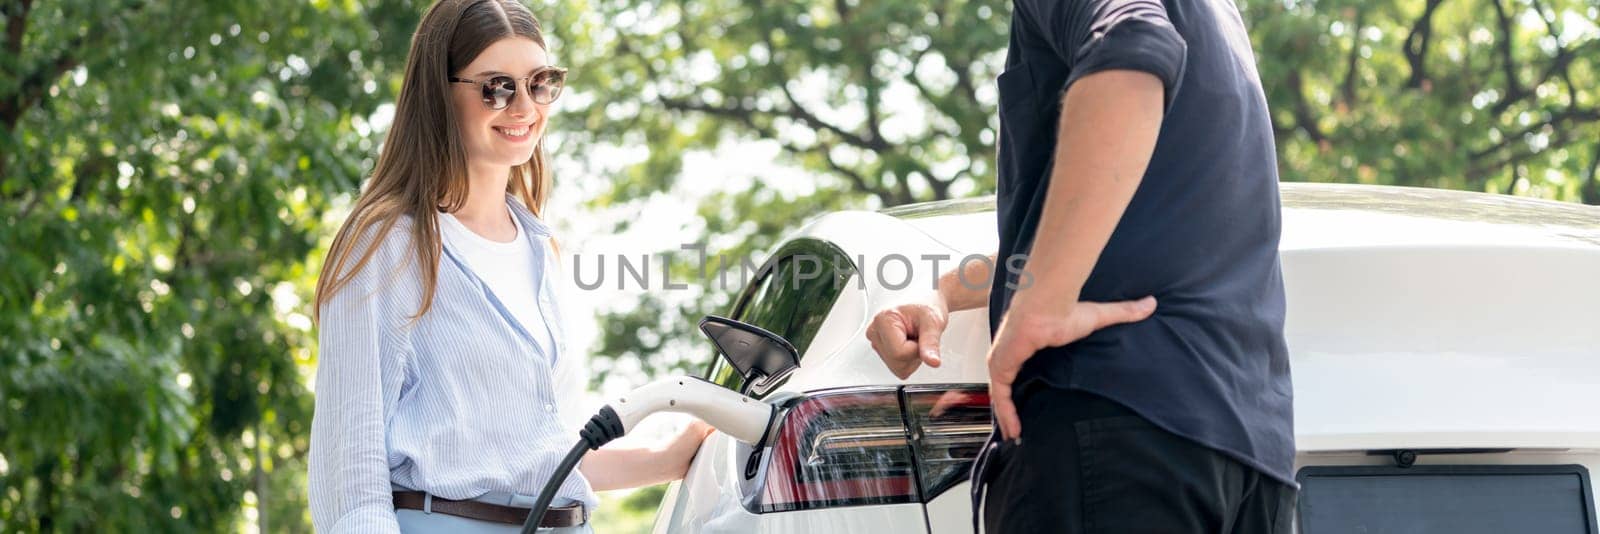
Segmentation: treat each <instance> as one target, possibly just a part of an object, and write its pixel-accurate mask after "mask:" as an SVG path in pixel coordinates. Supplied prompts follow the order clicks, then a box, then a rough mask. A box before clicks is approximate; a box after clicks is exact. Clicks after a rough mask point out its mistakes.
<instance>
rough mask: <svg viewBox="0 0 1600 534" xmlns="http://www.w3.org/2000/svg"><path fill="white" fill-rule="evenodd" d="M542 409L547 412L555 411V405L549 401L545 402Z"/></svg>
mask: <svg viewBox="0 0 1600 534" xmlns="http://www.w3.org/2000/svg"><path fill="white" fill-rule="evenodd" d="M544 411H547V412H554V411H556V405H554V404H550V403H548V402H547V403H545V405H544Z"/></svg>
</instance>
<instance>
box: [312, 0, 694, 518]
mask: <svg viewBox="0 0 1600 534" xmlns="http://www.w3.org/2000/svg"><path fill="white" fill-rule="evenodd" d="M565 73H566V71H565V70H564V69H561V68H557V67H554V66H551V65H549V63H548V55H547V53H546V47H545V41H544V38H543V35H542V34H541V32H540V29H539V25H538V22H537V21H536V20H535V19H534V17H533V15H532V14H531V13H529V12H528V10H527V8H525V7H523V6H522V5H520V4H518V3H516V2H515V1H512V0H442V1H440V2H437V3H435V4H434V5H433V6H432V7H431V8H429V10H428V12H427V14H426V15H424V16H423V19H422V22H421V24H420V25H419V26H418V28H417V33H416V35H415V36H414V37H413V39H412V42H411V52H410V56H409V57H408V58H407V60H406V72H405V81H404V84H403V85H402V86H401V90H400V96H399V100H398V102H397V103H396V108H395V119H394V122H393V125H392V127H391V129H390V131H389V134H388V138H387V139H386V140H385V142H384V145H383V151H382V154H381V155H380V156H379V158H378V164H377V167H376V169H375V171H374V172H373V175H372V178H371V181H370V182H369V183H368V185H367V187H366V190H365V191H363V192H362V194H361V196H360V198H359V199H358V200H357V201H356V205H355V207H354V209H353V210H352V212H351V214H350V217H349V219H348V220H346V221H345V224H344V226H343V227H342V228H340V229H339V233H338V235H337V237H336V238H335V239H334V242H333V245H332V247H331V249H330V250H329V251H328V257H327V259H326V261H325V262H324V264H323V267H322V273H321V276H320V278H319V279H318V281H317V296H316V306H317V314H318V319H317V320H318V322H319V323H320V327H319V338H318V340H319V344H320V351H321V356H320V362H319V365H318V368H317V381H316V412H315V417H314V418H313V423H312V428H311V458H310V480H309V483H310V484H309V485H310V497H311V512H312V513H311V515H312V520H313V522H314V523H315V524H316V527H317V529H318V530H319V531H323V532H397V531H399V532H444V531H448V532H498V531H507V532H515V531H516V530H517V529H518V528H519V526H520V524H521V522H522V520H523V519H524V518H525V517H526V516H527V514H528V510H527V508H526V507H528V506H531V505H532V501H533V499H534V497H535V495H533V494H534V493H536V492H538V491H539V489H540V488H541V487H542V486H543V485H544V483H545V481H546V480H547V479H548V478H549V477H550V476H551V475H552V471H553V470H554V468H555V466H556V465H557V464H558V463H559V462H560V460H561V458H562V456H563V455H564V454H565V452H566V450H567V449H568V448H569V447H571V445H572V443H573V442H574V441H575V440H576V433H574V432H569V431H568V430H567V429H566V428H564V427H563V426H562V425H561V424H560V422H559V421H558V417H557V413H558V410H557V404H558V402H560V401H561V400H562V399H561V397H562V396H563V394H561V393H558V389H559V386H560V385H561V384H563V383H565V384H573V383H578V382H577V381H576V380H571V379H565V380H563V379H561V377H559V373H560V372H561V370H563V369H567V368H570V367H568V365H569V361H570V360H571V359H573V358H574V355H571V354H568V353H566V352H565V348H566V345H565V343H564V342H563V335H562V328H561V312H560V308H559V307H557V306H556V301H555V299H554V298H553V295H552V292H553V291H554V289H555V284H554V281H553V278H554V274H555V272H556V271H555V269H556V266H557V265H558V262H557V261H556V251H555V247H554V246H553V243H552V242H551V240H550V230H549V227H547V226H546V225H545V223H544V222H543V221H542V220H541V219H540V215H541V214H542V213H543V206H544V201H545V197H546V195H547V194H548V192H549V190H550V177H549V169H548V168H547V167H546V166H545V158H544V155H543V149H542V147H543V143H542V141H541V140H542V137H543V133H544V131H545V129H546V127H547V126H548V124H549V118H550V104H551V103H552V102H554V101H555V99H556V98H557V97H558V96H560V94H561V89H562V87H563V84H564V82H565ZM572 394H576V392H574V393H571V394H567V395H572ZM709 431H710V428H709V427H708V426H706V425H705V424H704V423H701V422H698V421H696V422H695V423H694V424H691V425H690V426H689V428H688V429H687V430H686V431H685V432H684V433H683V434H680V435H679V436H678V437H677V438H675V439H674V440H672V441H671V443H670V444H668V445H666V446H663V447H660V448H657V449H638V450H612V449H603V450H597V451H592V452H591V453H590V454H589V455H588V456H587V457H585V459H584V461H583V462H582V463H581V464H580V465H579V469H578V472H577V473H575V474H574V475H573V476H571V477H570V478H568V479H567V480H566V482H565V483H564V485H563V486H562V487H561V490H560V493H559V494H558V495H557V496H556V499H555V501H554V503H553V504H552V507H551V509H550V512H549V513H547V514H546V521H545V525H547V526H551V527H555V528H554V530H552V532H571V533H579V532H590V529H589V527H588V525H587V524H586V523H587V521H586V519H587V517H588V513H589V511H591V510H593V508H594V506H595V502H596V498H595V495H594V492H593V490H595V489H598V490H605V489H614V488H624V487H634V486H642V485H647V484H655V483H659V482H664V481H667V480H674V479H677V478H681V477H682V476H683V474H684V472H685V471H686V470H687V469H688V464H689V461H690V459H691V458H692V457H693V455H694V453H695V451H696V450H698V448H699V445H700V442H701V441H702V440H703V439H704V438H705V436H706V434H707V433H708V432H709Z"/></svg>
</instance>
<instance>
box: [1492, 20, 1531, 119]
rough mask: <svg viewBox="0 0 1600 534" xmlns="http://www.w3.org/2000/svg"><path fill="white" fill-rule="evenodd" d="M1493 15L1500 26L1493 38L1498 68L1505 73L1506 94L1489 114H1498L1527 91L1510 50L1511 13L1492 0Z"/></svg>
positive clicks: (1513, 36)
mask: <svg viewBox="0 0 1600 534" xmlns="http://www.w3.org/2000/svg"><path fill="white" fill-rule="evenodd" d="M1494 15H1495V21H1496V22H1497V23H1498V25H1499V27H1500V38H1499V39H1496V40H1495V45H1497V48H1498V49H1499V51H1500V68H1501V70H1502V71H1504V73H1505V78H1506V94H1505V96H1503V97H1501V98H1500V101H1499V102H1495V104H1494V108H1493V109H1492V110H1491V111H1490V114H1491V115H1499V114H1501V113H1504V112H1505V111H1506V109H1507V108H1510V107H1511V104H1512V103H1514V102H1516V101H1518V100H1521V99H1522V97H1524V96H1526V95H1527V91H1526V90H1525V89H1523V87H1522V82H1521V80H1518V79H1517V64H1516V59H1515V57H1514V56H1515V54H1513V50H1512V46H1513V45H1512V40H1513V39H1514V38H1515V35H1513V33H1512V32H1513V29H1512V27H1511V15H1509V14H1507V13H1506V8H1505V6H1504V5H1501V3H1500V0H1494Z"/></svg>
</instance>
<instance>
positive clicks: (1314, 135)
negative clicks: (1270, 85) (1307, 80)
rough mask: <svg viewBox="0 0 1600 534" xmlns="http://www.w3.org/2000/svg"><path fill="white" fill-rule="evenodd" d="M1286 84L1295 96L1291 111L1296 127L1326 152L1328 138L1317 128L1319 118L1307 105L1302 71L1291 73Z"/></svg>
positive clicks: (1292, 71) (1290, 92)
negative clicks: (1301, 78)
mask: <svg viewBox="0 0 1600 534" xmlns="http://www.w3.org/2000/svg"><path fill="white" fill-rule="evenodd" d="M1285 83H1286V84H1287V85H1288V86H1289V94H1292V95H1294V106H1293V108H1292V110H1291V111H1292V113H1294V122H1295V126H1296V127H1299V128H1300V129H1301V130H1304V131H1305V132H1306V135H1307V136H1310V137H1311V141H1312V142H1313V143H1316V145H1317V147H1318V148H1321V149H1324V150H1326V147H1327V143H1328V136H1326V135H1324V134H1323V133H1322V129H1321V128H1319V127H1318V126H1317V118H1316V116H1315V115H1313V114H1312V113H1311V106H1310V105H1309V104H1307V103H1306V95H1305V89H1304V88H1303V85H1304V84H1303V83H1301V81H1300V71H1299V70H1291V71H1289V78H1288V80H1285Z"/></svg>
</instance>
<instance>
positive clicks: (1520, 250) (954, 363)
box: [656, 184, 1600, 534]
mask: <svg viewBox="0 0 1600 534" xmlns="http://www.w3.org/2000/svg"><path fill="white" fill-rule="evenodd" d="M1282 193H1283V239H1282V242H1281V247H1280V250H1281V258H1282V262H1283V273H1284V280H1285V289H1286V292H1287V295H1288V306H1289V307H1288V317H1287V324H1286V327H1285V335H1286V337H1287V339H1288V342H1289V349H1290V354H1291V365H1292V368H1293V374H1294V380H1295V416H1296V440H1297V445H1298V449H1299V451H1300V452H1299V454H1298V456H1297V459H1296V461H1297V465H1296V469H1298V468H1300V467H1303V466H1307V465H1382V464H1384V463H1391V464H1392V463H1393V462H1394V460H1393V459H1391V458H1390V457H1388V456H1383V455H1376V454H1373V453H1372V452H1371V451H1385V450H1393V449H1458V450H1459V449H1502V450H1503V449H1514V450H1509V451H1501V452H1487V453H1478V454H1423V455H1421V456H1419V458H1418V460H1417V463H1418V464H1446V463H1455V464H1529V465H1565V464H1576V465H1583V466H1585V467H1587V468H1588V469H1589V470H1590V471H1594V470H1595V469H1596V468H1600V410H1596V409H1595V408H1594V407H1596V406H1600V312H1597V311H1596V310H1597V308H1596V305H1595V303H1596V302H1600V209H1597V208H1593V207H1588V206H1581V205H1572V204H1564V203H1556V202H1548V201H1538V200H1529V199H1522V198H1514V197H1506V196H1501V195H1486V194H1475V193H1461V192H1453V191H1437V190H1428V189H1414V188H1397V187H1375V186H1344V185H1314V184H1283V187H1282ZM992 210H993V200H992V199H967V200H959V201H949V202H941V203H929V204H922V205H916V206H912V207H908V208H895V209H892V210H886V211H885V212H884V213H874V212H840V213H832V214H827V215H824V216H822V217H820V218H818V219H815V220H813V221H811V222H810V223H809V224H807V225H805V226H803V227H802V228H801V229H799V230H798V231H796V232H795V234H793V236H792V237H791V239H793V238H798V237H807V238H813V239H820V240H824V241H827V242H830V243H833V244H835V245H837V246H838V247H839V248H840V249H842V250H843V251H845V252H846V253H847V254H848V255H849V256H850V257H852V258H857V260H856V261H857V262H858V263H859V265H858V268H859V269H860V271H861V273H860V275H859V278H857V279H853V280H852V282H853V284H852V286H851V287H852V289H850V290H847V291H846V292H845V293H844V294H843V295H841V297H840V299H839V300H838V301H837V302H836V303H835V306H834V307H833V309H834V312H830V317H829V318H828V319H826V320H825V322H824V325H823V327H822V329H821V330H820V331H819V332H818V335H817V336H816V339H815V340H814V341H813V343H812V346H811V348H810V349H809V350H808V351H807V353H806V355H805V356H804V357H803V358H802V360H801V367H800V369H799V370H797V371H796V372H795V374H794V375H793V376H792V377H791V379H790V381H789V382H788V383H787V384H785V385H784V386H783V387H782V388H780V390H784V391H792V392H806V391H814V390H818V389H823V388H834V387H845V386H883V385H894V384H937V383H971V384H983V383H986V382H987V368H986V366H985V365H984V363H983V362H984V355H985V352H986V351H987V348H988V343H989V325H988V315H987V310H983V309H979V310H969V311H963V312H957V313H955V314H952V315H951V317H950V323H949V327H948V329H947V331H946V333H945V335H944V337H943V338H942V340H941V341H942V352H943V361H944V362H943V365H942V366H940V367H939V368H929V367H927V366H924V367H922V368H921V369H919V370H918V371H917V372H915V373H914V374H913V375H912V376H911V377H910V378H909V379H907V380H904V381H901V380H898V379H896V378H895V377H894V376H893V375H892V374H890V373H889V372H888V371H887V369H885V368H884V367H883V365H882V363H881V362H880V361H879V359H878V357H877V355H876V354H875V353H873V352H872V349H871V347H870V345H869V344H868V343H867V341H866V339H865V336H864V331H865V327H866V324H867V321H868V320H869V319H870V317H871V314H872V313H874V312H875V311H877V310H881V309H885V308H887V307H890V306H893V305H895V304H898V303H902V302H908V301H914V300H918V299H926V298H928V297H929V296H930V294H931V292H932V290H931V288H932V282H933V280H932V276H933V270H932V269H930V268H929V265H928V264H926V263H917V264H916V268H914V269H911V271H912V272H911V273H909V277H910V281H911V283H909V284H908V285H906V286H905V287H899V288H895V287H889V286H887V285H886V284H884V283H881V282H883V281H884V280H883V279H885V278H887V279H889V280H891V281H896V282H897V281H899V280H901V279H902V278H903V277H902V276H901V274H900V273H898V272H897V271H896V269H900V268H899V267H898V265H889V266H888V267H887V268H886V270H884V271H883V272H882V273H880V272H878V271H879V269H878V268H877V267H878V263H877V262H878V261H879V259H881V258H883V257H886V256H888V255H892V254H898V255H902V256H905V257H908V258H910V259H912V260H917V259H919V258H920V257H921V256H922V255H945V256H947V257H948V258H950V259H947V260H946V261H945V262H944V263H943V264H942V265H941V266H940V270H944V269H948V268H950V267H953V266H954V262H955V261H957V260H959V259H960V258H961V257H964V256H966V255H970V254H990V253H993V251H994V244H995V243H996V242H997V239H996V236H995V218H994V214H993V211H992ZM888 263H896V262H888ZM900 270H904V269H900ZM856 282H861V283H864V287H862V288H860V289H859V290H857V289H854V288H855V287H856V286H855V285H854V283H856ZM832 313H838V314H839V315H838V316H837V317H834V316H832V315H831V314H832ZM730 444H731V440H730V439H728V438H726V437H725V436H721V435H716V436H714V437H712V438H710V439H708V440H707V443H706V445H704V446H703V448H702V450H701V458H700V459H697V460H696V464H695V466H694V467H692V468H691V472H690V474H689V478H687V479H686V480H685V481H684V482H683V483H682V484H681V485H675V486H674V493H673V495H669V497H672V498H669V499H668V500H665V501H663V505H662V516H661V518H658V522H657V528H656V532H711V531H730V532H731V531H732V530H719V529H720V528H722V526H723V525H730V526H731V525H736V526H737V527H738V528H739V529H741V530H738V531H739V532H770V533H788V532H814V531H819V530H818V529H821V530H820V531H828V532H844V531H850V532H884V533H887V532H922V531H928V530H930V529H931V531H932V532H939V533H941V534H942V533H947V532H951V533H953V532H968V531H969V529H970V524H971V523H970V517H971V516H970V513H971V512H970V509H969V507H970V505H969V501H968V499H967V488H968V487H969V486H968V485H967V484H965V483H963V484H960V485H958V486H955V487H954V488H952V489H951V490H949V491H947V492H945V493H943V494H940V495H939V496H937V497H936V498H934V499H932V500H931V501H930V502H929V503H928V504H927V505H926V506H922V505H916V504H909V505H893V506H857V507H843V508H831V509H825V510H808V511H804V512H783V513H768V514H751V513H749V512H748V511H747V510H744V508H743V507H741V506H735V505H736V504H737V500H738V497H737V495H733V494H736V493H737V489H736V488H738V484H737V480H734V479H729V478H726V477H729V476H732V477H738V476H740V475H739V474H738V473H735V472H730V471H727V470H713V469H711V468H710V464H711V463H716V464H719V465H728V466H731V465H733V464H734V463H736V462H739V461H742V458H739V459H736V458H734V456H735V455H736V453H735V451H734V447H732V446H731V445H730ZM707 459H714V460H715V462H708V461H705V460H707ZM713 471H716V472H713ZM729 503H732V505H730V504H729ZM923 508H925V509H926V511H925V513H924V512H923V511H922V510H921V509H923ZM908 510H917V512H916V514H915V516H916V518H915V520H913V519H912V517H911V515H910V513H909V512H907V511H908Z"/></svg>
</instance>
